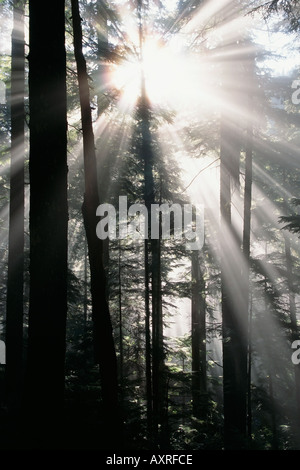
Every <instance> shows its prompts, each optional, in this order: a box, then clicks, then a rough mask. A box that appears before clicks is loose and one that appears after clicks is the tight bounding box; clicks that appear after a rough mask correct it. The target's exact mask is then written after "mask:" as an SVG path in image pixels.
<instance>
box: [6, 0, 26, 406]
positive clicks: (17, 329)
mask: <svg viewBox="0 0 300 470" xmlns="http://www.w3.org/2000/svg"><path fill="white" fill-rule="evenodd" d="M24 87H25V40H24V2H23V1H17V0H15V1H14V4H13V31H12V51H11V168H10V206H9V248H8V279H7V310H6V371H5V372H6V373H5V382H6V402H7V404H8V408H9V410H10V411H11V412H13V413H14V412H17V411H18V410H19V407H20V405H21V391H22V373H23V272H24V153H25V143H24V123H25V107H24V92H25V90H24Z"/></svg>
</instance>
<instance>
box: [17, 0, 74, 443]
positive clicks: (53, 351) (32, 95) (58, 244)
mask: <svg viewBox="0 0 300 470" xmlns="http://www.w3.org/2000/svg"><path fill="white" fill-rule="evenodd" d="M29 20H30V23H29V34H30V39H29V41H30V53H29V104H30V159H29V173H30V222H29V226H30V304H29V330H28V357H27V377H26V389H25V392H26V393H25V401H24V405H25V406H26V410H25V411H26V412H27V413H28V415H27V416H28V417H27V419H28V420H29V425H30V428H31V431H33V433H34V434H35V437H36V438H37V439H41V440H43V439H44V438H45V442H44V444H43V443H42V445H47V444H48V442H47V440H49V441H50V443H51V442H52V441H53V439H55V438H56V437H57V436H58V435H59V430H60V428H61V427H60V426H59V420H60V418H61V416H62V409H63V402H64V379H65V343H66V315H67V246H68V245H67V235H68V205H67V172H68V168H67V102H66V52H65V2H64V1H62V0H54V1H53V2H52V3H51V8H50V9H49V11H47V20H46V21H45V8H44V5H43V3H42V2H40V1H38V0H30V1H29ZM53 28H55V34H53ZM50 445H51V444H50Z"/></svg>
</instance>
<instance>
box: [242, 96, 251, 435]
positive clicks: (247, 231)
mask: <svg viewBox="0 0 300 470" xmlns="http://www.w3.org/2000/svg"><path fill="white" fill-rule="evenodd" d="M252 99H253V98H252V97H249V102H250V105H249V118H248V119H249V120H248V124H247V130H246V134H247V135H246V157H245V158H246V161H245V190H244V227H243V243H242V251H243V261H244V263H243V268H242V276H241V278H242V282H243V289H242V292H243V302H242V305H241V308H243V309H244V312H243V316H244V317H245V318H247V319H248V366H247V369H248V372H247V382H248V386H247V435H248V438H249V439H251V415H252V413H251V366H252V364H251V360H252V359H251V327H252V318H251V319H250V315H249V302H250V299H249V295H250V286H249V274H250V239H251V204H252V158H253V122H252V108H253V107H252ZM251 315H252V314H251Z"/></svg>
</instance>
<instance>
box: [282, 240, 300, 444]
mask: <svg viewBox="0 0 300 470" xmlns="http://www.w3.org/2000/svg"><path fill="white" fill-rule="evenodd" d="M284 242H285V259H286V270H287V284H288V296H289V311H290V323H291V338H292V342H293V341H295V340H298V339H299V328H298V325H297V311H296V302H295V292H294V289H295V288H294V272H293V271H294V269H293V260H292V253H291V242H290V238H289V235H288V234H285V235H284ZM294 378H295V396H296V414H295V425H294V426H295V438H296V445H297V446H298V448H299V446H300V430H299V423H300V370H299V367H298V366H297V365H296V364H295V366H294Z"/></svg>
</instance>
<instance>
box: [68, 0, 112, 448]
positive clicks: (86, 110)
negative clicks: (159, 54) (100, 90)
mask: <svg viewBox="0 0 300 470" xmlns="http://www.w3.org/2000/svg"><path fill="white" fill-rule="evenodd" d="M71 4H72V19H73V33H74V50H75V59H76V63H77V74H78V83H79V97H80V106H81V121H82V132H83V154H84V176H85V194H84V202H83V206H82V213H83V219H84V227H85V231H86V236H87V244H88V255H89V264H90V276H91V296H92V317H93V323H94V352H95V360H96V363H98V364H99V368H100V377H101V392H102V400H103V416H104V419H105V426H106V437H107V440H108V445H111V444H112V442H113V441H114V440H115V441H116V440H118V439H121V436H120V435H118V433H119V432H120V431H121V430H120V424H121V423H120V416H119V412H120V410H119V405H118V380H117V376H118V371H117V358H116V352H115V346H114V339H113V331H112V325H111V319H110V312H109V306H108V302H107V298H106V277H105V271H104V267H103V245H102V241H101V240H100V239H99V238H98V237H97V234H96V225H97V217H96V209H97V207H98V206H99V203H100V201H99V194H98V180H97V163H96V153H95V143H94V133H93V124H92V114H91V107H90V93H89V83H88V75H87V69H86V61H85V58H84V55H83V52H82V30H81V18H80V12H79V5H78V0H72V2H71Z"/></svg>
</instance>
